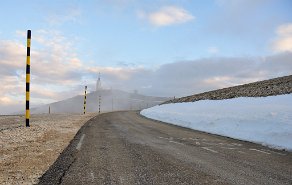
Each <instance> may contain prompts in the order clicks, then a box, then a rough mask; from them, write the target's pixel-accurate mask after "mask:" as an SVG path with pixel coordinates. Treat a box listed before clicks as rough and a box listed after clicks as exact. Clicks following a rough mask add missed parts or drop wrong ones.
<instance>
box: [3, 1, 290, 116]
mask: <svg viewBox="0 0 292 185" xmlns="http://www.w3.org/2000/svg"><path fill="white" fill-rule="evenodd" d="M0 5H1V12H0V16H1V19H0V42H1V45H2V46H1V48H0V63H1V64H2V66H4V68H3V69H2V70H1V76H2V79H3V81H2V82H1V83H2V85H3V86H5V87H6V88H4V89H3V90H2V97H1V101H0V105H2V106H0V111H1V109H4V108H5V107H7V106H8V107H9V106H10V107H13V106H14V107H19V106H20V105H21V104H22V103H23V95H22V90H23V88H24V87H23V85H22V81H23V80H24V78H23V76H24V75H23V74H24V68H23V66H24V65H23V63H21V64H20V63H18V62H24V63H25V58H23V59H22V57H25V56H24V55H25V44H26V43H25V42H26V39H25V32H26V30H27V29H31V30H32V59H31V60H32V75H33V76H32V88H33V87H34V90H35V94H32V103H33V104H35V105H38V104H42V103H49V102H53V101H57V100H61V99H63V98H65V97H68V96H74V95H75V94H80V93H81V92H82V91H80V89H81V87H82V86H83V85H84V84H89V86H90V88H91V89H94V80H95V79H96V75H97V73H98V72H101V73H102V76H103V80H104V85H105V86H107V87H114V88H120V89H124V90H129V91H132V90H133V89H138V90H139V92H142V93H146V94H149V95H156V96H173V95H176V96H183V95H188V93H197V92H202V91H205V90H210V89H216V88H220V87H225V86H230V85H236V84H242V83H246V82H251V81H255V80H262V79H266V78H271V77H277V76H280V75H288V74H291V67H290V66H291V59H289V58H290V52H291V51H292V44H291V41H292V40H291V39H292V14H291V11H292V2H291V1H290V0H204V1H203V0H202V1H199V0H180V1H175V0H157V1H142V0H141V1H138V0H95V1H93V0H92V1H89V0H88V1H79V0H78V1H77V0H75V1H60V0H51V1H39V0H38V1H37V0H32V1H21V0H18V1H16V0H9V1H8V0H7V1H1V3H0ZM277 57H279V58H281V62H282V63H283V64H282V63H278V65H280V69H279V70H278V71H274V70H272V69H268V68H267V66H263V65H266V64H267V63H271V60H276V59H277ZM268 59H269V61H267V60H268ZM230 60H234V61H242V62H239V64H238V67H237V68H235V69H233V68H232V70H234V71H235V72H236V73H234V74H229V73H227V72H226V73H220V74H219V75H218V74H217V72H218V71H216V72H214V70H216V69H213V67H214V65H215V63H216V62H218V61H219V62H221V64H222V66H225V65H226V67H225V68H230V70H231V66H233V65H234V64H233V63H231V64H229V61H230ZM204 61H206V62H204ZM264 61H267V62H264ZM186 63H187V64H189V65H190V66H193V67H194V68H196V69H195V70H198V68H199V67H201V69H202V70H204V73H208V74H209V76H205V75H204V73H202V75H198V74H199V73H197V74H192V71H189V69H186V70H185V71H189V73H191V74H183V73H184V72H183V71H184V69H182V74H177V76H175V80H172V81H169V79H171V78H172V73H173V74H175V73H176V72H175V70H176V68H180V66H186V67H187V68H188V65H185V64H186ZM227 63H228V64H227ZM234 63H236V62H234ZM240 63H241V64H240ZM193 64H194V65H193ZM236 64H237V63H236ZM216 65H217V63H216ZM286 65H288V68H287V66H286ZM170 66H175V67H170ZM196 66H197V67H198V68H197V67H196ZM169 67H170V69H171V70H174V71H168V70H166V69H168V68H169ZM245 67H246V69H245ZM281 67H282V68H281ZM56 68H57V69H56ZM207 68H210V69H213V71H212V70H207ZM241 68H242V69H245V70H246V71H242V69H241ZM170 69H169V70H170ZM195 70H194V71H195ZM161 71H162V72H163V73H161ZM165 71H167V72H165ZM223 71H224V70H223V69H222V72H223ZM247 71H253V73H252V74H246V75H243V76H246V77H245V78H243V77H239V74H240V75H241V76H242V73H244V72H245V73H247ZM34 72H35V73H34ZM200 74H201V73H200ZM215 74H217V75H215ZM184 76H186V78H184ZM162 77H163V78H162ZM177 79H178V80H177ZM180 79H181V80H180ZM158 80H161V82H159V83H158V82H157V81H158ZM212 80H213V81H212ZM154 81H155V82H157V83H154ZM186 81H187V82H188V83H186ZM210 81H212V82H213V83H210ZM11 83H15V86H14V87H13V86H10V85H8V84H11ZM166 84H167V87H164V88H159V87H161V86H163V85H166ZM182 84H184V87H183V85H182ZM38 89H43V90H42V91H40V90H38ZM11 91H13V93H12V92H11ZM38 91H39V92H38ZM169 92H172V93H169ZM1 107H2V108H1Z"/></svg>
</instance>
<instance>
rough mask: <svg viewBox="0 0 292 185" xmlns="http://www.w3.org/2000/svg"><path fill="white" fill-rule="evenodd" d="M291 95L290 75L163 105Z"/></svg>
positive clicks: (201, 94)
mask: <svg viewBox="0 0 292 185" xmlns="http://www.w3.org/2000/svg"><path fill="white" fill-rule="evenodd" d="M290 93H292V75H290V76H284V77H280V78H274V79H271V80H264V81H259V82H254V83H249V84H244V85H239V86H234V87H229V88H224V89H219V90H214V91H209V92H204V93H200V94H195V95H191V96H186V97H182V98H177V99H173V100H169V101H166V102H165V103H179V102H194V101H199V100H207V99H209V100H221V99H230V98H236V97H264V96H273V95H280V94H290Z"/></svg>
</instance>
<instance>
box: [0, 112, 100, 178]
mask: <svg viewBox="0 0 292 185" xmlns="http://www.w3.org/2000/svg"><path fill="white" fill-rule="evenodd" d="M95 115H96V114H87V115H80V114H74V115H72V114H71V115H70V114H51V115H48V114H40V115H32V117H31V123H30V124H31V127H29V128H26V127H25V126H24V124H25V118H24V116H0V184H34V183H37V182H38V178H39V177H40V176H41V175H42V174H43V173H44V172H45V171H46V170H47V169H48V168H49V166H51V165H52V164H53V163H54V161H55V160H56V159H57V157H58V156H59V154H60V153H61V152H62V151H63V149H64V148H65V147H66V146H67V145H68V144H69V142H70V140H72V138H73V137H74V135H75V134H76V132H77V131H78V130H79V129H80V127H81V126H82V125H83V124H84V123H85V122H86V121H88V120H89V119H90V118H92V117H93V116H95Z"/></svg>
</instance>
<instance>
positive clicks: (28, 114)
mask: <svg viewBox="0 0 292 185" xmlns="http://www.w3.org/2000/svg"><path fill="white" fill-rule="evenodd" d="M30 41H31V30H27V50H26V94H25V100H26V105H25V109H26V110H25V122H26V123H25V126H26V127H29V118H30V111H29V99H30V91H29V90H30V88H29V86H30V43H31V42H30Z"/></svg>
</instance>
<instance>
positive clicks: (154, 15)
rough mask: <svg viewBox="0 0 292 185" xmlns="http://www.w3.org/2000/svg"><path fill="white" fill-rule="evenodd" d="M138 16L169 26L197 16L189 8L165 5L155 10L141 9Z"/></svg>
mask: <svg viewBox="0 0 292 185" xmlns="http://www.w3.org/2000/svg"><path fill="white" fill-rule="evenodd" d="M138 16H139V17H140V18H143V19H147V20H148V21H149V22H150V23H151V24H153V25H155V26H169V25H173V24H181V23H186V22H189V21H192V20H194V19H195V17H194V16H193V15H192V14H191V13H190V12H188V11H187V10H185V9H183V8H180V7H176V6H165V7H162V8H161V9H160V10H158V11H155V12H149V13H145V12H144V11H140V12H139V13H138Z"/></svg>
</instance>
